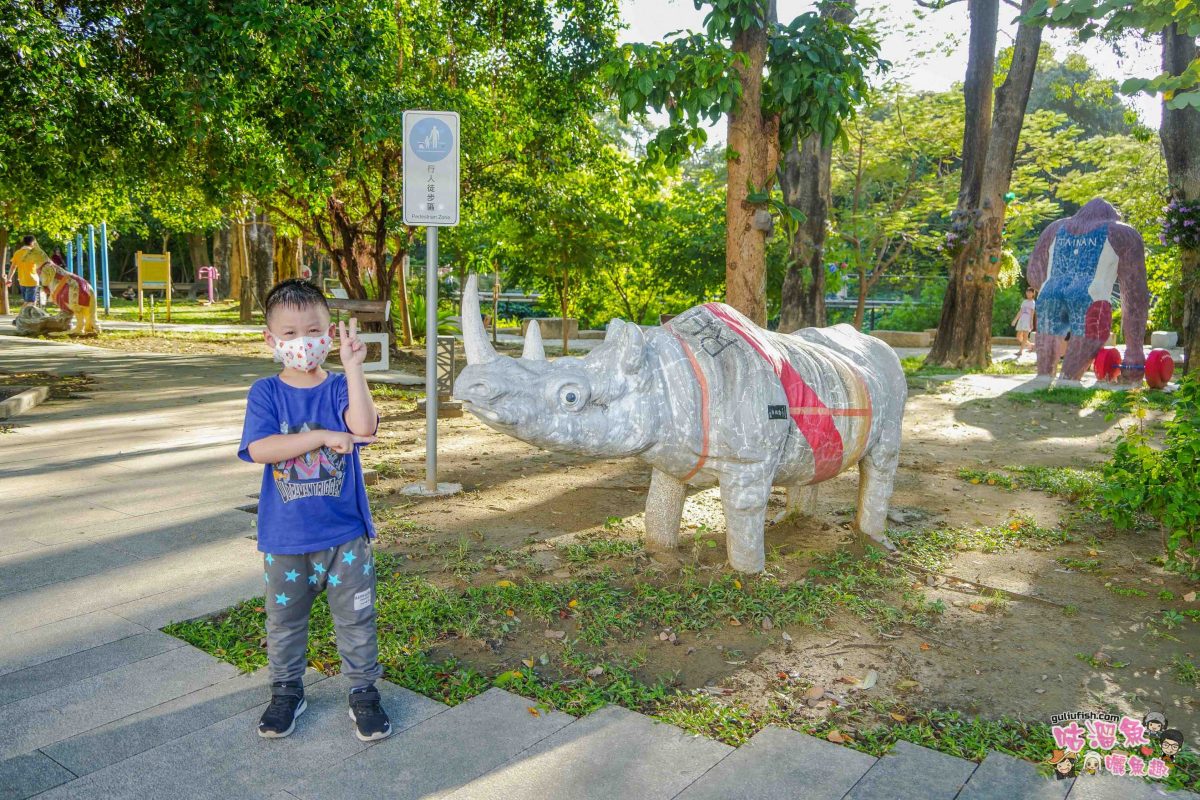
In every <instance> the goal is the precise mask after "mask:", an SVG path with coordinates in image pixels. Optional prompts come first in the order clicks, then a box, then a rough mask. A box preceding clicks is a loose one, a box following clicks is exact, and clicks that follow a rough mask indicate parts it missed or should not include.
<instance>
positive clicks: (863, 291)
mask: <svg viewBox="0 0 1200 800" xmlns="http://www.w3.org/2000/svg"><path fill="white" fill-rule="evenodd" d="M870 293H871V284H868V283H867V271H866V270H865V269H861V268H860V269H859V270H858V304H857V305H856V306H854V327H855V328H857V329H858V330H860V331H861V330H862V326H863V315H864V314H865V313H866V310H867V295H868V294H870Z"/></svg>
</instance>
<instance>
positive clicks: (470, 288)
mask: <svg viewBox="0 0 1200 800" xmlns="http://www.w3.org/2000/svg"><path fill="white" fill-rule="evenodd" d="M462 326H463V349H465V350H466V351H467V363H468V364H487V363H488V362H489V361H495V360H496V351H495V350H494V349H493V348H492V343H491V342H489V341H488V337H487V332H486V331H485V330H484V329H483V315H482V314H481V313H480V312H479V276H478V275H477V274H475V273H474V272H472V273H471V275H470V276H469V277H468V278H467V288H466V291H464V292H463V301H462Z"/></svg>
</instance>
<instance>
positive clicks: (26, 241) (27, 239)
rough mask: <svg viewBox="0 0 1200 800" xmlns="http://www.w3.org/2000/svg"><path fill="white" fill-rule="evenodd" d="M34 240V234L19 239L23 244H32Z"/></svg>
mask: <svg viewBox="0 0 1200 800" xmlns="http://www.w3.org/2000/svg"><path fill="white" fill-rule="evenodd" d="M36 241H37V237H34V236H26V237H25V238H23V239H22V240H21V244H23V245H31V244H33V243H34V242H36Z"/></svg>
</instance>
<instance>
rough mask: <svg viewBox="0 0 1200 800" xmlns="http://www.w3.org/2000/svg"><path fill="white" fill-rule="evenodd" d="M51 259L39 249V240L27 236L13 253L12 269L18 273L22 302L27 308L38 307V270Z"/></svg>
mask: <svg viewBox="0 0 1200 800" xmlns="http://www.w3.org/2000/svg"><path fill="white" fill-rule="evenodd" d="M49 260H50V258H49V257H48V256H47V255H46V253H45V252H44V251H43V250H42V248H40V247H38V243H37V239H35V238H34V237H32V236H26V237H25V238H23V239H22V240H21V247H19V248H18V249H17V251H16V252H15V253H13V257H12V269H13V272H16V273H17V283H18V284H19V285H20V287H21V300H22V301H24V304H25V305H27V306H32V305H37V301H38V274H37V270H38V267H40V266H41V265H42V264H45V263H46V262H47V261H49ZM10 274H11V273H10Z"/></svg>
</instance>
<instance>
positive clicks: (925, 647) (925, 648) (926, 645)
mask: <svg viewBox="0 0 1200 800" xmlns="http://www.w3.org/2000/svg"><path fill="white" fill-rule="evenodd" d="M921 649H922V650H928V649H929V643H928V642H921Z"/></svg>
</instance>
